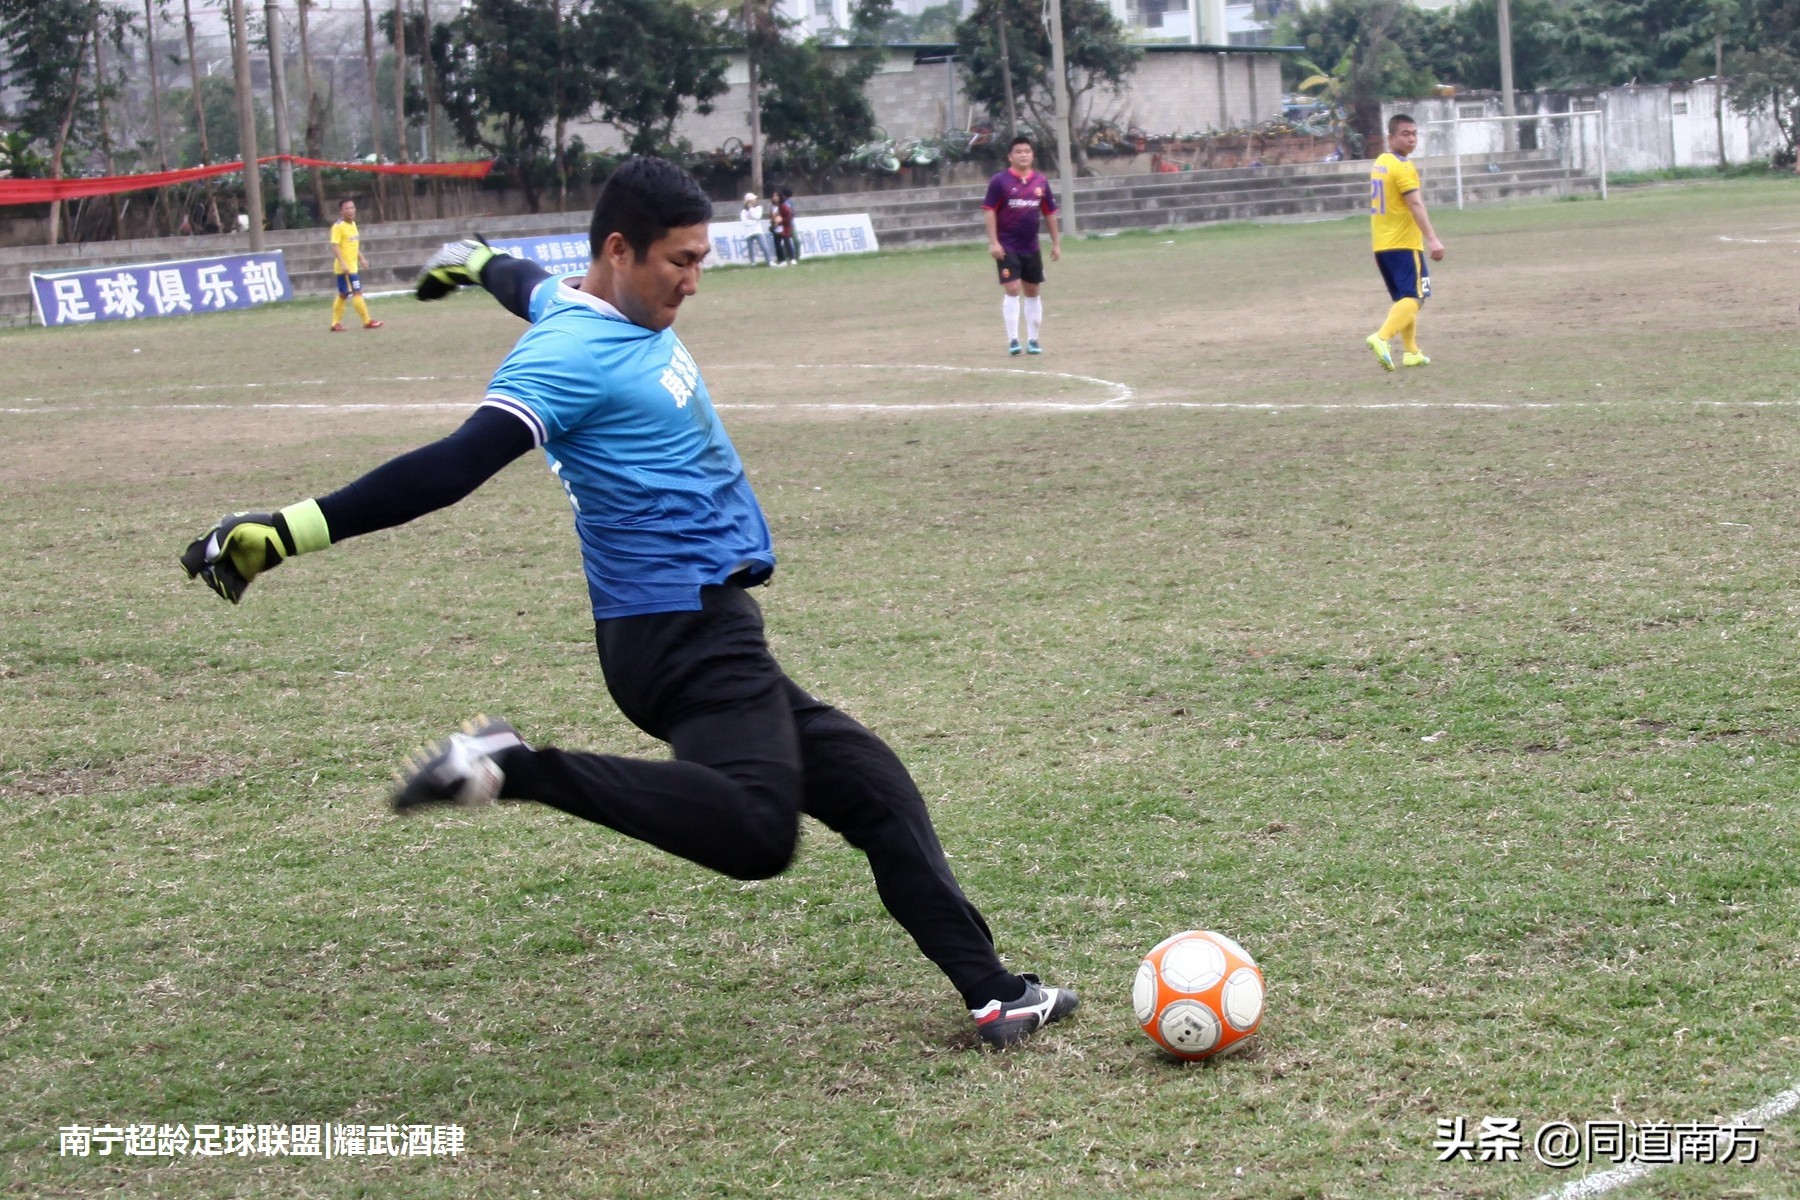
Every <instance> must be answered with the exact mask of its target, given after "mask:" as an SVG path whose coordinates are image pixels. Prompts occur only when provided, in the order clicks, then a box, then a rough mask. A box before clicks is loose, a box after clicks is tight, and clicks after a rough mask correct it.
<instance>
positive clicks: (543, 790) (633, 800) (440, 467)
mask: <svg viewBox="0 0 1800 1200" xmlns="http://www.w3.org/2000/svg"><path fill="white" fill-rule="evenodd" d="M711 211H712V203H711V201H710V200H709V199H708V198H707V196H706V193H705V192H704V191H703V190H701V188H700V185H699V184H698V183H697V182H695V180H694V179H693V177H692V176H690V175H689V174H687V172H685V171H683V170H681V169H680V168H679V167H677V166H675V165H674V164H672V163H669V162H666V161H664V160H662V159H657V158H635V159H631V160H629V161H627V162H626V163H624V164H623V165H621V166H620V167H619V169H618V170H617V171H615V172H614V173H613V175H612V177H611V178H610V179H608V180H607V183H606V186H605V187H604V188H603V189H602V190H601V194H600V199H599V202H598V203H597V204H596V205H595V208H594V218H593V225H592V228H591V230H590V233H589V239H590V243H589V244H590V245H591V247H592V252H593V261H592V263H591V265H590V266H589V268H588V271H587V274H586V275H584V276H582V277H580V278H579V279H575V278H571V279H567V280H562V281H558V280H556V279H553V278H551V277H550V276H548V275H547V274H546V273H545V272H544V271H543V269H542V268H540V267H538V266H536V265H535V264H532V263H529V262H526V261H524V260H522V259H514V258H509V257H507V256H505V255H495V254H494V253H493V252H492V251H490V250H489V249H488V248H487V247H486V246H485V245H482V244H481V243H480V242H479V241H468V242H460V243H453V244H452V245H450V246H446V247H445V248H444V249H443V250H441V251H440V252H439V253H438V254H437V255H436V256H434V257H433V259H432V260H431V262H429V263H427V264H426V273H425V274H424V275H423V276H422V277H421V279H420V284H419V295H420V297H421V298H422V299H431V298H435V296H438V295H444V294H447V293H448V292H450V291H453V290H455V289H456V288H457V287H458V286H462V285H465V284H477V283H478V284H480V285H481V286H483V287H485V288H487V289H488V291H489V292H491V293H492V294H493V295H494V296H495V298H496V299H498V300H499V301H500V302H501V303H502V304H503V305H505V306H506V307H507V308H508V309H509V310H511V311H512V312H514V313H516V314H518V315H519V316H522V317H526V318H527V319H528V320H530V321H532V326H531V328H530V329H529V330H528V331H527V332H526V333H525V335H524V336H523V337H521V338H520V339H519V342H518V344H517V345H516V346H514V348H513V350H512V352H511V353H510V354H508V355H507V357H506V359H505V360H504V361H503V362H502V363H501V364H500V367H499V369H498V370H497V371H496V372H495V373H494V377H493V380H492V382H491V383H490V385H489V387H488V392H487V397H486V399H485V400H484V401H483V402H482V404H481V405H480V406H479V407H478V408H477V409H476V410H475V412H474V413H473V415H471V416H470V417H469V419H468V420H467V421H465V422H464V423H463V425H462V426H461V427H460V428H459V429H457V430H456V432H454V433H452V434H450V435H449V436H448V437H446V438H444V439H442V440H440V441H437V442H433V443H431V444H430V445H427V446H423V447H421V448H419V449H417V450H414V451H412V452H410V453H408V454H404V455H402V456H400V457H399V458H396V459H394V460H392V461H390V462H388V463H386V464H384V465H382V466H380V467H377V468H375V469H374V470H373V471H371V472H369V473H368V474H367V475H364V476H363V477H362V478H360V479H358V480H356V481H355V482H353V483H351V484H349V485H348V486H346V487H343V488H341V489H339V490H338V491H335V492H332V493H330V494H329V495H325V496H320V497H318V498H316V499H311V500H303V501H300V502H299V503H297V504H292V505H289V506H288V507H286V508H284V509H281V510H280V511H279V512H258V513H236V514H233V515H231V516H228V517H226V518H224V519H223V520H221V521H220V522H219V524H218V525H217V526H215V527H214V528H213V529H211V530H209V531H208V532H207V533H206V534H204V535H202V536H201V537H200V538H199V539H197V540H196V541H195V542H194V543H193V544H192V545H190V546H189V547H188V549H187V551H186V552H185V553H184V554H183V555H182V565H183V567H184V568H186V570H187V572H188V574H189V576H190V577H191V578H199V579H202V580H203V581H204V582H206V583H207V584H208V585H209V586H210V587H212V589H213V590H214V591H216V592H218V593H219V594H220V595H221V596H223V597H225V598H226V599H228V600H230V601H232V602H233V603H236V602H237V601H238V600H239V599H240V598H241V597H242V596H243V593H244V590H245V589H246V588H247V587H248V586H249V585H250V583H251V581H252V580H254V579H256V578H257V576H258V575H260V574H261V573H263V572H265V571H267V570H269V569H271V568H273V567H275V566H277V565H279V564H280V563H281V562H283V561H284V560H285V559H286V558H288V557H289V556H291V555H295V554H303V553H306V552H308V551H313V550H322V549H324V548H325V547H327V546H329V545H332V544H334V543H336V542H341V541H344V540H345V539H347V538H352V537H356V536H358V535H360V534H364V533H369V532H371V531H373V530H376V529H384V528H388V527H390V526H394V525H400V524H403V523H405V522H407V521H411V520H413V519H415V518H418V517H421V516H424V515H425V514H426V513H429V512H432V511H435V510H436V509H439V508H443V507H445V506H447V505H450V504H454V503H456V502H457V501H459V500H461V499H463V498H464V497H466V496H468V495H469V494H470V493H471V492H473V491H474V490H475V489H476V488H477V487H479V486H480V485H481V484H482V483H483V482H485V481H486V480H487V479H488V478H490V477H491V476H493V475H494V474H495V473H496V472H498V471H499V470H500V469H501V468H502V467H504V466H506V465H507V464H508V463H510V462H511V461H513V460H514V459H515V458H517V457H518V456H519V455H521V454H524V453H525V452H526V451H528V450H530V449H532V448H533V447H537V448H540V449H542V450H543V452H544V455H545V457H546V458H547V459H548V460H549V465H550V469H551V471H552V472H553V473H554V474H555V475H556V477H557V478H558V480H559V481H560V482H561V484H562V486H563V488H564V489H565V490H566V491H567V493H568V497H569V501H570V504H571V506H572V507H573V508H574V511H575V532H576V535H577V537H578V539H579V541H580V543H581V555H582V562H583V565H584V567H585V569H586V574H587V583H588V594H589V598H590V600H591V601H592V607H593V612H594V622H595V624H594V628H595V640H596V642H597V644H598V647H599V652H600V664H601V668H602V672H603V673H604V675H605V679H606V686H607V689H608V691H609V692H610V693H611V694H612V697H613V699H614V701H615V702H616V703H617V704H618V706H619V708H620V710H621V711H622V712H623V713H624V714H625V716H626V717H627V718H629V719H630V720H631V722H632V723H633V724H635V725H637V726H638V727H639V728H640V729H642V730H644V731H645V732H647V733H649V734H651V735H652V736H654V737H657V738H660V739H662V740H664V741H666V742H667V743H669V745H670V747H671V748H672V749H673V751H674V759H673V760H672V761H649V760H644V759H634V758H624V757H620V756H617V755H610V754H593V753H585V752H580V751H571V750H559V749H555V748H552V747H549V746H538V747H533V746H530V745H528V744H527V743H526V742H525V741H524V740H523V738H522V737H521V736H520V735H519V733H518V731H517V730H515V729H514V728H513V727H512V726H511V725H509V724H507V723H506V722H504V721H498V720H492V719H489V718H485V717H482V718H477V719H476V720H474V721H471V722H470V723H468V724H467V725H465V726H464V729H463V732H461V733H456V734H453V735H451V736H450V737H449V738H448V739H446V740H445V741H443V742H442V743H440V744H438V745H437V746H435V747H433V748H431V749H429V750H425V751H421V752H419V753H418V754H416V755H415V756H414V757H413V759H412V760H411V762H410V764H409V766H408V768H407V770H406V772H405V775H404V778H403V780H402V782H401V784H400V785H399V787H398V788H397V789H396V790H395V793H394V796H393V803H394V807H395V808H396V809H397V810H398V811H401V812H411V811H415V810H418V809H421V808H425V807H433V806H441V805H465V806H466V805H480V804H487V803H490V802H492V801H493V800H495V799H496V798H499V799H508V800H535V801H538V802H540V803H543V804H547V805H550V806H552V807H554V808H558V809H561V810H562V811H564V812H567V813H570V814H572V815H574V816H577V817H582V818H585V819H586V820H589V821H593V822H596V823H598V824H601V825H605V826H608V827H610V828H612V829H615V830H618V831H619V832H621V833H624V834H627V835H628V836H631V837H634V838H637V839H639V840H641V841H644V842H648V843H649V844H651V845H653V846H657V847H659V848H661V849H663V850H666V851H668V852H669V853H671V854H677V855H680V856H681V857H683V858H686V859H688V860H690V861H692V862H695V863H698V864H700V865H701V866H704V867H708V868H710V869H712V870H715V871H719V872H722V873H724V874H726V875H730V876H732V877H734V878H739V879H759V878H766V877H768V876H772V875H775V874H778V873H780V872H781V871H782V870H784V869H785V868H786V867H787V865H788V863H789V861H790V860H791V859H792V857H793V854H794V850H795V847H796V844H797V841H798V838H799V828H800V815H801V814H802V813H808V814H811V815H812V816H814V817H816V818H818V819H819V820H820V821H822V822H824V823H825V824H826V825H828V826H829V827H831V828H832V829H834V830H836V831H837V832H838V833H839V834H841V835H842V836H843V837H844V838H845V840H847V841H848V842H850V844H851V845H853V846H855V847H856V848H857V849H859V850H861V851H862V852H863V853H864V854H865V855H867V857H868V860H869V866H870V868H871V870H872V871H873V873H874V875H875V883H876V887H877V890H878V891H879V892H880V895H881V899H882V902H883V904H885V905H886V906H887V909H888V911H889V913H891V914H892V915H893V916H894V918H895V919H896V920H897V921H898V922H899V923H900V924H901V925H902V926H903V927H904V928H905V929H906V931H907V932H908V933H909V934H910V935H911V936H912V938H913V940H914V941H915V942H916V943H917V944H918V946H919V948H920V949H921V950H922V951H923V952H924V953H925V955H926V956H927V957H928V958H930V959H931V960H932V962H934V963H936V964H937V965H938V967H939V968H940V969H941V970H942V971H943V972H944V974H945V975H946V976H948V977H949V979H950V981H951V983H952V984H953V985H954V986H955V987H956V988H957V990H958V991H959V992H960V993H961V994H962V997H963V1000H964V1002H965V1003H966V1004H967V1005H968V1008H969V1012H970V1016H971V1017H973V1018H974V1020H975V1025H976V1030H977V1033H978V1035H979V1036H980V1038H981V1040H982V1041H984V1042H986V1043H988V1044H990V1045H994V1046H1007V1045H1011V1044H1012V1043H1014V1042H1016V1041H1018V1040H1019V1039H1021V1038H1024V1037H1026V1036H1028V1035H1029V1034H1031V1033H1034V1032H1036V1031H1037V1030H1038V1029H1040V1028H1042V1027H1043V1026H1045V1025H1047V1024H1049V1023H1050V1022H1052V1021H1056V1020H1060V1019H1061V1018H1063V1017H1065V1016H1067V1015H1068V1014H1069V1013H1071V1012H1073V1011H1074V1010H1075V1008H1076V1006H1077V1004H1078V1001H1077V999H1076V997H1075V993H1074V992H1072V991H1070V990H1069V989H1067V988H1054V987H1045V986H1044V985H1042V984H1041V983H1040V982H1039V981H1038V979H1037V978H1036V977H1035V976H1032V975H1015V974H1013V973H1012V972H1010V971H1008V970H1007V969H1006V968H1005V967H1004V966H1003V965H1001V962H1000V958H999V955H998V954H997V953H996V952H995V949H994V943H993V936H992V934H991V933H990V932H989V931H988V926H987V923H986V922H985V921H984V920H983V918H982V916H981V913H980V912H979V911H978V910H977V909H976V908H975V906H974V905H973V904H971V903H970V902H969V900H968V899H967V898H966V897H965V896H964V895H963V893H962V891H961V889H960V888H959V887H958V886H957V882H956V879H955V876H954V875H953V874H952V872H951V870H950V864H949V863H948V861H946V859H945V856H944V852H943V849H942V847H941V846H940V845H939V843H938V838H937V833H936V831H935V830H934V829H933V827H932V824H931V817H930V815H929V813H928V812H927V811H926V808H925V802H924V799H923V798H922V797H921V796H920V795H919V790H918V788H917V787H916V786H915V785H914V783H913V781H912V779H911V777H910V776H909V775H908V774H907V772H906V768H905V767H904V766H902V765H901V763H900V760H899V759H898V757H896V756H895V754H894V753H893V751H892V750H890V749H889V748H888V746H887V745H886V744H885V743H883V742H882V741H881V740H880V739H879V738H877V737H876V736H875V735H874V734H873V733H870V732H869V731H868V730H867V729H865V728H863V726H861V725H860V724H858V723H857V722H856V721H854V720H852V719H851V718H850V717H849V716H847V715H846V714H844V713H842V712H840V711H839V710H837V709H835V708H832V707H831V706H830V705H827V704H825V703H823V702H822V701H819V700H817V699H815V698H814V697H812V696H811V695H809V694H808V693H807V692H806V691H804V690H803V689H801V688H800V687H799V686H798V685H797V684H795V683H794V682H793V681H792V680H790V679H789V678H788V677H787V676H786V674H784V673H783V671H782V669H781V667H780V665H779V664H778V663H777V662H776V661H775V659H774V657H773V656H772V655H771V653H770V651H769V647H768V643H767V641H766V640H765V637H764V633H763V619H762V611H761V609H760V608H759V607H758V605H757V603H756V601H755V599H754V598H752V596H751V594H750V591H749V589H751V588H753V587H756V586H759V585H761V584H764V583H766V582H768V580H769V578H770V576H771V575H772V574H773V573H774V570H775V554H774V550H773V548H772V546H771V543H770V537H769V528H768V525H767V523H766V522H765V521H764V519H763V514H762V509H761V507H760V506H759V505H758V503H757V501H756V497H755V495H754V494H753V493H752V491H751V489H750V484H749V481H748V480H747V479H746V478H745V475H744V469H743V466H742V464H741V463H740V462H739V460H738V456H737V452H736V450H734V449H733V447H732V444H731V440H730V438H728V437H727V436H726V434H725V429H724V427H723V425H722V424H721V423H720V421H719V418H718V415H717V414H716V413H715V412H714V410H713V406H712V400H711V397H710V395H709V394H708V392H707V388H706V383H705V381H704V380H703V379H702V378H701V376H700V371H699V368H698V367H697V366H696V365H695V363H694V360H693V358H692V356H690V355H689V354H688V352H687V350H686V349H685V348H684V347H683V346H682V344H681V342H680V340H679V339H677V338H676V336H675V333H674V330H673V328H672V326H673V325H674V322H675V317H676V314H677V312H678V311H679V310H680V308H681V305H682V302H683V301H685V300H686V299H687V298H688V297H689V296H692V295H693V294H694V293H695V291H696V290H697V289H698V285H699V279H700V264H701V262H702V261H703V260H704V259H705V257H706V255H707V253H708V251H709V250H710V248H711V243H710V242H709V240H708V238H707V228H706V223H707V218H708V216H709V214H710V213H711Z"/></svg>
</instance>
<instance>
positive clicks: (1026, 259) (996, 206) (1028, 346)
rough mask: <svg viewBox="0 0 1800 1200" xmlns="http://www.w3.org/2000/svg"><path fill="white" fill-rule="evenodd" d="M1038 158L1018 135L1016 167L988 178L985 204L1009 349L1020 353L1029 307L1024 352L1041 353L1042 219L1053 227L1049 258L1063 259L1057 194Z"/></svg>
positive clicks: (1010, 156)
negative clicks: (1022, 323) (1022, 326)
mask: <svg viewBox="0 0 1800 1200" xmlns="http://www.w3.org/2000/svg"><path fill="white" fill-rule="evenodd" d="M1036 158H1037V152H1036V151H1035V150H1034V149H1033V148H1032V145H1031V139H1030V138H1024V137H1016V138H1014V139H1013V140H1012V145H1011V146H1009V147H1007V151H1006V161H1007V162H1008V163H1010V164H1011V165H1010V166H1008V167H1007V168H1006V170H1004V171H1002V172H1000V173H999V174H998V175H996V176H994V177H993V178H992V179H990V180H988V189H987V198H986V199H984V200H983V201H982V202H981V215H982V219H983V220H984V221H986V223H987V236H988V253H989V254H991V255H993V256H994V262H995V263H997V264H998V265H999V268H1000V286H1001V287H1003V288H1005V289H1006V297H1005V298H1004V299H1003V300H1001V301H1000V313H1001V315H1002V316H1003V317H1005V318H1006V352H1007V353H1008V354H1017V353H1019V310H1020V309H1021V308H1023V309H1024V311H1025V352H1026V353H1028V354H1042V353H1043V352H1044V348H1043V347H1042V346H1040V345H1038V331H1039V330H1040V329H1042V328H1043V325H1044V302H1043V300H1041V299H1040V298H1039V297H1038V289H1039V288H1040V287H1042V286H1043V285H1044V255H1043V253H1042V251H1040V250H1039V249H1038V218H1039V217H1040V216H1041V217H1042V218H1043V220H1044V223H1045V224H1047V225H1048V226H1049V227H1050V261H1051V262H1060V261H1061V260H1062V230H1061V229H1060V228H1059V227H1058V226H1057V223H1056V197H1055V196H1053V195H1051V193H1050V181H1049V180H1048V179H1045V178H1044V177H1043V176H1042V175H1041V174H1039V173H1038V172H1037V171H1034V170H1032V168H1031V164H1032V162H1033V161H1035V160H1036Z"/></svg>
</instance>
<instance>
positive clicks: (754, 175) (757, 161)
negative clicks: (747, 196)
mask: <svg viewBox="0 0 1800 1200" xmlns="http://www.w3.org/2000/svg"><path fill="white" fill-rule="evenodd" d="M757 4H758V0H744V57H745V61H746V62H747V63H748V64H749V67H750V190H751V191H753V192H755V193H756V194H757V195H758V196H761V195H762V190H763V170H762V164H763V148H762V98H761V97H760V96H758V95H757V90H756V40H757V38H758V37H759V36H760V35H761V30H760V29H758V28H757V21H756V16H757V12H756V8H757Z"/></svg>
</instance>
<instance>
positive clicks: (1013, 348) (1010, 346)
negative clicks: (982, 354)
mask: <svg viewBox="0 0 1800 1200" xmlns="http://www.w3.org/2000/svg"><path fill="white" fill-rule="evenodd" d="M1006 352H1007V353H1008V354H1010V355H1012V356H1013V357H1014V358H1017V357H1019V355H1021V354H1023V353H1024V350H1022V349H1021V348H1020V346H1019V339H1018V338H1014V339H1013V340H1012V341H1010V342H1008V343H1006Z"/></svg>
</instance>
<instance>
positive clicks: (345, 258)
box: [331, 200, 383, 333]
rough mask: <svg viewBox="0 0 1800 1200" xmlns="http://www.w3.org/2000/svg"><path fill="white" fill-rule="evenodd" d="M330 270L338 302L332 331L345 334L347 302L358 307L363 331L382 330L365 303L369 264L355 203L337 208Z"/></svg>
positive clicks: (333, 228)
mask: <svg viewBox="0 0 1800 1200" xmlns="http://www.w3.org/2000/svg"><path fill="white" fill-rule="evenodd" d="M331 257H332V264H331V271H332V275H333V276H334V277H335V278H336V280H337V299H335V300H333V301H332V302H331V332H333V333H342V332H344V301H346V300H348V301H350V303H351V304H353V305H355V306H356V315H357V316H359V317H361V318H362V323H363V328H364V329H380V328H381V326H382V324H383V322H381V321H377V320H375V319H374V318H373V317H371V316H370V315H369V306H368V304H367V303H366V302H364V300H363V294H362V268H364V267H366V266H368V265H369V260H368V259H367V258H364V257H363V252H362V234H361V232H360V231H358V229H357V228H356V201H354V200H345V201H344V202H342V203H341V204H339V205H338V219H337V224H335V225H333V226H332V227H331Z"/></svg>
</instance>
